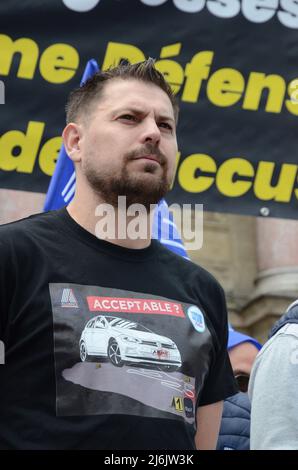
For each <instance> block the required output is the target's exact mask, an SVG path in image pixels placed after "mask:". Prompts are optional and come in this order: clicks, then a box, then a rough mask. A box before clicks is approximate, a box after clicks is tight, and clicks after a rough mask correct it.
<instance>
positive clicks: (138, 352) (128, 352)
mask: <svg viewBox="0 0 298 470" xmlns="http://www.w3.org/2000/svg"><path fill="white" fill-rule="evenodd" d="M92 356H93V357H95V356H96V357H107V358H108V359H109V360H110V362H111V363H112V364H113V365H114V366H116V367H122V366H123V365H124V363H128V364H139V365H140V366H142V365H143V366H145V365H151V366H157V367H159V368H161V369H162V370H166V371H168V372H170V371H175V370H177V369H179V368H180V367H181V356H180V352H179V350H178V348H177V346H176V344H175V343H174V341H172V340H171V339H170V338H167V337H166V336H160V335H157V334H155V333H153V332H152V331H150V330H149V329H148V328H146V327H144V326H143V325H140V324H139V323H136V322H134V321H130V320H126V319H123V318H119V317H114V316H110V315H99V316H97V317H95V318H93V319H92V320H89V321H88V323H87V324H86V326H85V328H84V330H83V331H82V335H81V339H80V357H81V361H83V362H84V361H87V360H88V359H91V358H92Z"/></svg>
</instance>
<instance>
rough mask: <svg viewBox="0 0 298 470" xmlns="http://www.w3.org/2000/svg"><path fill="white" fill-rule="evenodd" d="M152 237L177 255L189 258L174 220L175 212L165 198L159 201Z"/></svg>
mask: <svg viewBox="0 0 298 470" xmlns="http://www.w3.org/2000/svg"><path fill="white" fill-rule="evenodd" d="M152 238H156V239H157V240H159V241H160V243H162V244H163V245H165V246H166V247H167V248H168V249H169V250H171V251H173V252H174V253H176V254H177V255H180V256H183V258H186V259H189V256H188V255H187V252H186V250H185V248H184V245H183V242H182V240H181V238H180V234H179V231H178V229H177V226H176V224H175V222H174V220H173V214H172V213H171V212H170V211H169V206H168V204H167V202H166V201H165V199H162V200H161V201H160V202H159V204H158V207H157V208H156V210H155V214H154V219H153V230H152Z"/></svg>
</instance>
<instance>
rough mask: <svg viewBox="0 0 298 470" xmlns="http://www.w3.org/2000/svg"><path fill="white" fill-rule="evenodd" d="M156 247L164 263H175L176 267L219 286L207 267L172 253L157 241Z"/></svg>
mask: <svg viewBox="0 0 298 470" xmlns="http://www.w3.org/2000/svg"><path fill="white" fill-rule="evenodd" d="M158 248H159V250H160V252H161V253H163V255H164V261H165V262H166V263H173V264H176V265H177V267H179V268H180V269H182V270H183V271H187V272H189V273H193V274H194V275H197V276H199V277H200V278H203V279H205V280H206V281H209V282H210V283H212V284H215V285H217V286H220V284H219V282H218V280H217V279H216V278H215V277H214V276H213V274H211V273H210V272H209V271H207V269H205V268H203V266H201V265H200V264H198V263H195V262H194V261H192V260H191V259H186V258H184V257H183V256H181V255H178V254H176V253H174V252H173V251H171V250H170V249H169V248H167V247H165V246H164V245H162V244H161V243H160V242H158Z"/></svg>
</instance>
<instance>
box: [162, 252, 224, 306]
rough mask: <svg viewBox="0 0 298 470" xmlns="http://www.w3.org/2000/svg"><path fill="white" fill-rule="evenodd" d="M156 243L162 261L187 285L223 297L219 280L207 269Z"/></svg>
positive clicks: (213, 295) (212, 295)
mask: <svg viewBox="0 0 298 470" xmlns="http://www.w3.org/2000/svg"><path fill="white" fill-rule="evenodd" d="M158 245H159V252H160V254H161V255H162V256H161V259H162V262H163V263H164V265H165V266H166V267H167V270H168V271H169V272H171V273H176V276H177V277H179V278H180V279H184V280H185V281H186V282H187V283H188V285H193V286H198V287H199V288H200V289H201V290H202V291H204V292H205V293H206V294H209V295H210V296H211V297H215V298H216V297H217V296H218V295H219V296H220V297H222V298H224V296H225V294H224V290H223V288H222V286H221V284H220V282H219V281H218V280H217V279H216V278H215V277H214V276H213V274H211V273H210V272H209V271H207V269H205V268H204V267H203V266H201V265H200V264H197V263H195V262H194V261H191V260H190V259H185V258H183V257H182V256H180V255H177V254H176V253H173V252H172V251H171V250H169V249H168V248H166V247H165V246H163V245H162V244H161V243H158Z"/></svg>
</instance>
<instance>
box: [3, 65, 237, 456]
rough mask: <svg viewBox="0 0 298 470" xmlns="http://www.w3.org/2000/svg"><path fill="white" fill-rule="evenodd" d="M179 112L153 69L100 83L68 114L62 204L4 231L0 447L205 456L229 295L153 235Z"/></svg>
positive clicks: (228, 376) (226, 375)
mask: <svg viewBox="0 0 298 470" xmlns="http://www.w3.org/2000/svg"><path fill="white" fill-rule="evenodd" d="M177 116H178V108H177V104H176V101H175V98H174V96H173V95H172V92H171V89H170V87H169V86H168V85H167V83H166V82H165V80H164V78H163V76H162V75H161V74H160V73H159V72H158V71H157V70H156V69H155V68H154V61H153V60H152V59H149V60H148V61H145V62H143V63H139V64H136V65H121V66H119V67H117V68H115V69H112V70H110V71H107V72H103V73H98V74H96V75H95V76H94V77H93V78H92V79H90V80H88V81H87V82H86V84H85V86H83V87H81V88H79V89H77V90H75V91H74V92H73V93H72V94H71V96H70V98H69V101H68V104H67V126H66V128H65V129H64V132H63V137H64V144H65V147H66V150H67V153H68V155H69V156H70V158H71V159H72V160H73V162H74V164H75V169H76V194H75V197H74V199H73V201H72V202H71V204H70V205H69V206H68V207H67V208H64V209H62V210H59V211H53V212H48V213H46V214H42V215H37V216H33V217H31V218H28V219H24V220H22V221H20V222H17V223H14V224H9V225H7V226H4V227H2V228H1V229H0V256H1V267H2V269H1V279H0V281H1V295H0V312H1V315H0V321H1V329H0V331H1V336H0V337H1V339H2V338H3V340H4V341H5V344H6V365H5V367H3V368H2V369H1V372H0V373H1V390H0V410H1V420H0V443H1V446H2V447H3V448H34V449H52V448H56V449H114V450H116V449H167V450H170V449H194V447H195V442H196V445H197V447H198V448H200V449H213V448H215V445H216V441H217V434H218V428H219V423H220V417H221V412H222V400H224V399H225V398H226V397H227V396H230V395H232V394H233V393H234V392H235V384H234V378H233V375H232V370H231V366H230V362H229V358H228V355H227V351H226V342H227V318H226V316H227V314H226V304H225V298H224V293H223V290H222V288H221V287H220V286H219V285H218V283H217V282H216V281H215V280H214V278H213V277H212V276H211V275H210V274H208V273H207V272H206V271H205V270H203V269H202V268H200V267H198V266H197V265H195V264H193V263H191V262H190V261H186V260H184V259H182V258H181V257H180V256H178V255H175V254H173V253H171V252H170V251H169V250H168V249H167V248H164V247H163V246H162V245H161V244H160V243H159V242H157V241H156V240H151V238H150V234H151V227H150V224H149V220H150V219H151V213H150V205H151V204H152V205H154V204H156V203H157V202H158V201H159V200H160V199H161V198H162V197H163V196H164V195H165V194H166V192H167V191H168V190H169V188H170V185H171V182H172V179H173V175H174V167H175V157H176V152H177V140H176V122H177ZM119 197H120V199H119ZM121 197H122V198H123V197H125V203H126V207H127V211H126V208H124V207H123V204H122V202H123V199H121ZM136 205H137V206H136ZM140 205H141V207H140ZM136 207H137V208H138V210H139V213H140V217H139V218H138V224H137V225H142V226H143V227H144V226H145V227H147V228H146V230H142V236H139V237H138V236H135V235H136V232H137V231H138V229H137V228H136V225H135V226H134V225H133V224H134V223H135V220H134V217H133V214H134V210H135V208H136ZM111 208H112V209H113V210H114V215H115V218H113V210H111ZM142 208H144V210H142ZM111 220H112V222H114V225H113V223H110V222H111ZM107 226H108V228H107ZM133 227H135V229H133ZM123 234H124V235H123Z"/></svg>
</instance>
